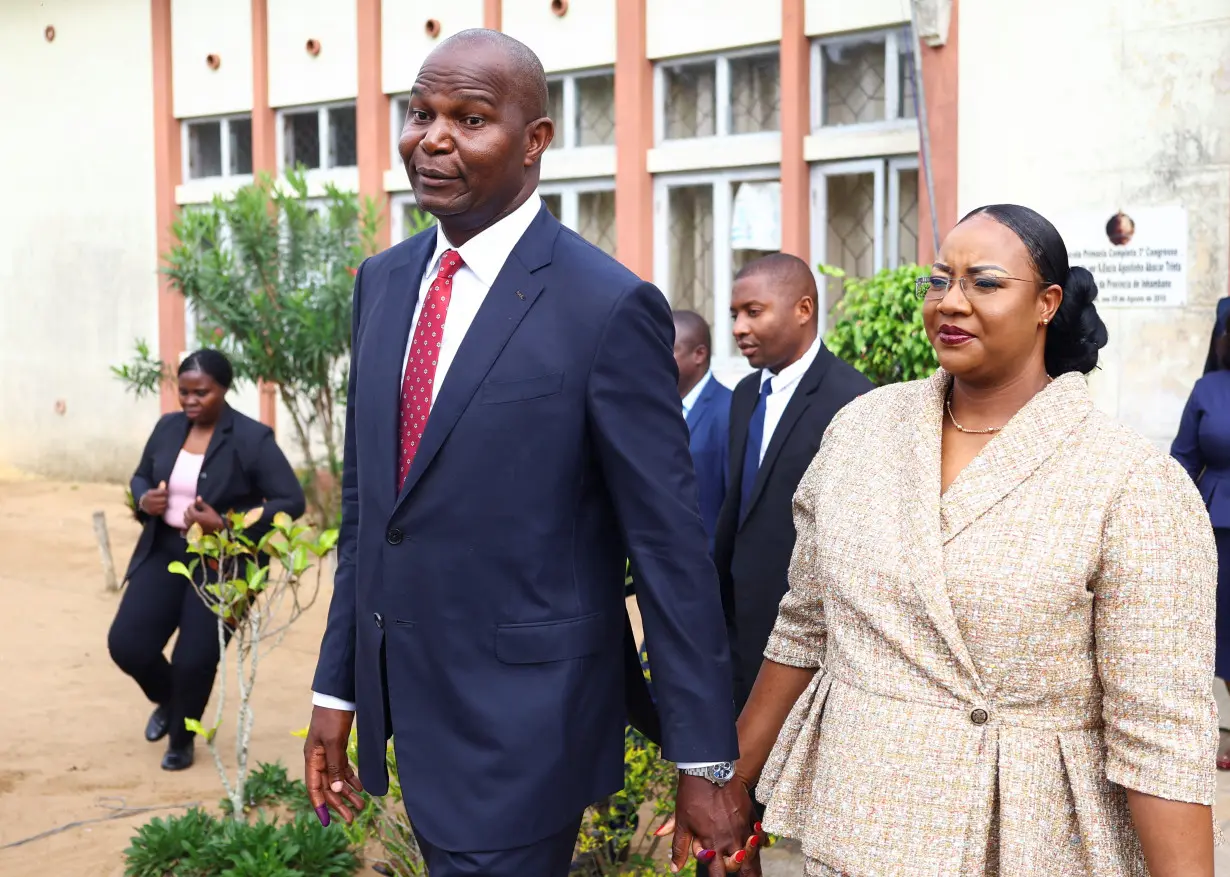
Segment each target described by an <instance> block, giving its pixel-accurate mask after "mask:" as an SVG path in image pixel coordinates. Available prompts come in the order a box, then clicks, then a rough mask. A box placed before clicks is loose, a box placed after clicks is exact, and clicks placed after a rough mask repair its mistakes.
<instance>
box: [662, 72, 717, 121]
mask: <svg viewBox="0 0 1230 877" xmlns="http://www.w3.org/2000/svg"><path fill="white" fill-rule="evenodd" d="M663 74H664V76H665V84H666V107H665V116H666V119H665V121H666V125H665V129H666V130H665V131H664V135H665V137H666V139H668V140H683V139H688V138H692V137H712V136H714V135H715V134H717V97H716V89H717V68H716V66H715V64H714V62H712V61H704V62H700V63H692V64H671V65H667V66H666V67H664V68H663Z"/></svg>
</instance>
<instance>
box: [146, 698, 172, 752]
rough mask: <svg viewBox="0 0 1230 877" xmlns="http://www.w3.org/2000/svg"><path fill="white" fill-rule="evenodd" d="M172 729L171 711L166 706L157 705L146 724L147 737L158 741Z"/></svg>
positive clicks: (152, 740)
mask: <svg viewBox="0 0 1230 877" xmlns="http://www.w3.org/2000/svg"><path fill="white" fill-rule="evenodd" d="M170 729H171V713H170V711H169V710H168V709H167V708H166V707H165V706H160V707H155V709H154V711H153V712H152V713H150V716H149V721H148V722H146V724H145V739H146V740H148V741H149V742H151V743H157V742H158V741H159V740H161V739H162V738H163V737H165V736H166V735H167V731H169V730H170Z"/></svg>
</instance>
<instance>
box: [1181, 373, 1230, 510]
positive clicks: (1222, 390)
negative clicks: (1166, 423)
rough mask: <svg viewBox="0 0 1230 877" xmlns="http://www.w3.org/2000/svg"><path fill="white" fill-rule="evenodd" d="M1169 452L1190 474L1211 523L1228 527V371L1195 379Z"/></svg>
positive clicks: (1229, 447)
mask: <svg viewBox="0 0 1230 877" xmlns="http://www.w3.org/2000/svg"><path fill="white" fill-rule="evenodd" d="M1170 453H1171V455H1172V456H1174V458H1175V459H1176V460H1178V461H1179V462H1180V463H1182V464H1183V468H1184V469H1186V470H1187V472H1188V474H1189V475H1191V476H1192V480H1194V481H1195V482H1196V486H1197V487H1199V488H1200V495H1201V496H1203V497H1204V504H1205V505H1206V506H1207V507H1208V509H1209V519H1210V520H1211V521H1212V523H1213V526H1214V527H1230V371H1225V370H1224V369H1223V370H1222V371H1216V372H1212V373H1210V374H1207V375H1205V376H1204V377H1202V378H1201V379H1200V380H1198V381H1196V386H1195V387H1193V388H1192V394H1191V396H1190V397H1189V398H1188V400H1187V407H1186V408H1185V409H1184V410H1183V419H1182V420H1181V421H1179V434H1178V435H1177V436H1176V437H1175V440H1174V444H1172V445H1171V446H1170Z"/></svg>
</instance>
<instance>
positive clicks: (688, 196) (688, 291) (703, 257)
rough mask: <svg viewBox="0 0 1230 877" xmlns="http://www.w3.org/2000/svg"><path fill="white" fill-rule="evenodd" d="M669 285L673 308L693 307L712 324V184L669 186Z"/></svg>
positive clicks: (689, 308) (669, 296) (687, 308)
mask: <svg viewBox="0 0 1230 877" xmlns="http://www.w3.org/2000/svg"><path fill="white" fill-rule="evenodd" d="M668 213H669V216H670V239H671V252H670V289H669V290H667V297H668V298H669V299H670V302H671V307H672V308H674V309H676V310H691V311H696V312H697V313H698V314H700V315H701V316H703V317H704V318H705V319H706V320H708V321H709V322H710V324H712V323H713V322H714V312H713V187H712V186H704V185H702V186H678V187H675V188H672V189H670V190H669V195H668Z"/></svg>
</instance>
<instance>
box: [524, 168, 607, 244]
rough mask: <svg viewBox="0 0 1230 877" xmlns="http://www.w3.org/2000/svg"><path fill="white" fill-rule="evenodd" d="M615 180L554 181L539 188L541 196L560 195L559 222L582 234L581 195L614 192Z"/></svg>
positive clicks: (603, 178)
mask: <svg viewBox="0 0 1230 877" xmlns="http://www.w3.org/2000/svg"><path fill="white" fill-rule="evenodd" d="M614 191H615V180H614V178H613V177H600V178H598V179H593V180H566V181H553V182H550V183H542V184H541V185H540V186H539V187H538V194H539V195H543V196H546V195H559V196H560V199H559V200H560V214H561V215H560V218H559V221H560V222H561V223H563V224H564V225H565V226H567V227H568V228H570V229H572V230H573V231H575V232H576V233H577V234H580V233H581V229H580V222H579V219H580V215H581V208H580V201H581V195H583V194H587V193H590V192H614Z"/></svg>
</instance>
